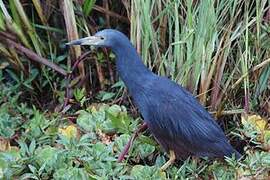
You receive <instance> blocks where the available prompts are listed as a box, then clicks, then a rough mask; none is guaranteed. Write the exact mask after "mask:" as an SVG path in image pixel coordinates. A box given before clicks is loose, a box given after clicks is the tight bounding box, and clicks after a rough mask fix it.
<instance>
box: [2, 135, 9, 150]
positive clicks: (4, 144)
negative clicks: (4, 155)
mask: <svg viewBox="0 0 270 180" xmlns="http://www.w3.org/2000/svg"><path fill="white" fill-rule="evenodd" d="M8 150H10V142H9V140H7V139H4V138H0V151H8Z"/></svg>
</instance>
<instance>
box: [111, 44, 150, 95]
mask: <svg viewBox="0 0 270 180" xmlns="http://www.w3.org/2000/svg"><path fill="white" fill-rule="evenodd" d="M113 51H114V53H115V54H116V66H117V70H118V73H119V75H120V78H121V79H122V80H123V81H124V83H125V85H126V87H127V88H128V90H129V91H130V93H131V94H132V93H133V92H134V91H136V89H138V88H140V87H141V86H142V85H143V84H145V83H146V82H147V81H149V80H150V79H151V78H153V76H154V73H152V72H151V71H150V70H149V69H148V68H147V67H146V66H145V65H144V64H143V62H142V60H141V58H140V56H139V54H138V53H137V51H136V49H135V48H134V47H133V46H132V45H131V44H130V43H129V44H128V45H125V46H123V47H121V48H117V49H116V50H113Z"/></svg>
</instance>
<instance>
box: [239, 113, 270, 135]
mask: <svg viewBox="0 0 270 180" xmlns="http://www.w3.org/2000/svg"><path fill="white" fill-rule="evenodd" d="M241 121H242V124H243V125H246V124H251V125H253V126H254V127H255V128H256V130H257V131H259V132H261V133H263V132H264V130H265V128H266V124H267V121H266V120H265V119H263V118H262V117H261V116H259V115H242V117H241Z"/></svg>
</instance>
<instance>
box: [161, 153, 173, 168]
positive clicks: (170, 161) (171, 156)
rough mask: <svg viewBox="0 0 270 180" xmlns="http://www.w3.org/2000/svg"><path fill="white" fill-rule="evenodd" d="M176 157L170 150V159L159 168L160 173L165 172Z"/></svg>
mask: <svg viewBox="0 0 270 180" xmlns="http://www.w3.org/2000/svg"><path fill="white" fill-rule="evenodd" d="M175 159H176V157H175V153H174V151H173V150H170V159H169V160H168V161H167V162H166V163H165V164H164V165H163V166H162V167H161V168H160V170H161V171H165V170H166V169H167V168H168V167H169V166H170V165H171V164H173V163H174V161H175Z"/></svg>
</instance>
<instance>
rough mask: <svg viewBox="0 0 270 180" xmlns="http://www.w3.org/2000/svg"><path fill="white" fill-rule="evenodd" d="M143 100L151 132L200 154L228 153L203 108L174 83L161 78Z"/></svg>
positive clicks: (219, 129)
mask: <svg viewBox="0 0 270 180" xmlns="http://www.w3.org/2000/svg"><path fill="white" fill-rule="evenodd" d="M156 82H157V83H154V86H153V87H154V88H155V89H152V91H148V92H151V93H147V95H146V97H145V99H147V100H146V101H147V102H146V103H147V104H148V110H147V111H148V112H147V116H148V117H147V118H149V121H151V122H150V123H151V125H150V126H151V127H150V128H151V129H152V130H151V131H153V134H154V135H155V136H158V137H159V138H163V139H168V140H170V141H172V142H173V143H180V144H182V145H184V146H186V147H188V148H189V149H190V150H191V151H192V154H196V155H200V156H220V155H221V156H224V155H230V154H231V153H232V152H231V151H233V148H232V147H231V146H230V144H229V143H228V142H227V138H226V137H225V135H224V133H223V131H222V129H221V128H220V127H219V125H218V124H217V123H216V122H215V120H214V119H213V118H212V117H211V115H210V114H209V113H208V112H207V111H206V110H205V109H204V107H203V106H202V105H201V104H200V103H199V102H198V101H197V100H196V99H195V98H194V97H193V96H192V95H191V94H190V93H189V92H188V91H187V90H185V89H183V88H182V87H180V86H179V85H177V84H176V83H174V82H172V81H170V80H168V79H165V78H160V79H159V80H158V81H156Z"/></svg>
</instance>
